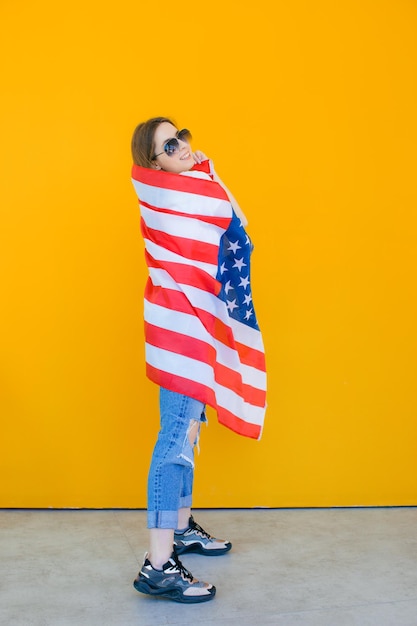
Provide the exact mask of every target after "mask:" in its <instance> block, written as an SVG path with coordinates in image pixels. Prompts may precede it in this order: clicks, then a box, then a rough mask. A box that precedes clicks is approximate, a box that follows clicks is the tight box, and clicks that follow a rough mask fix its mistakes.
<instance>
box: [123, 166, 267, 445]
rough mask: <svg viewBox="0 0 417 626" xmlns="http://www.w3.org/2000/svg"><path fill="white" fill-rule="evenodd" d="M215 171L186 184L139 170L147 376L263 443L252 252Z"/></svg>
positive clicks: (195, 173) (135, 177)
mask: <svg viewBox="0 0 417 626" xmlns="http://www.w3.org/2000/svg"><path fill="white" fill-rule="evenodd" d="M202 170H203V171H202ZM209 172H210V164H209V162H208V161H206V162H204V163H203V164H202V165H201V166H197V167H195V168H193V170H191V171H189V172H184V173H183V174H181V175H178V174H172V173H169V172H163V171H161V170H152V169H147V168H142V167H140V166H137V165H134V166H133V169H132V182H133V185H134V187H135V190H136V193H137V195H138V198H139V203H140V210H141V230H142V234H143V238H144V242H145V258H146V262H147V265H148V269H149V279H148V281H147V285H146V288H145V306H144V317H145V352H146V371H147V375H148V377H149V378H150V379H151V380H152V381H154V382H155V383H157V384H158V385H160V386H162V387H165V388H167V389H170V390H172V391H176V392H178V393H181V394H185V395H188V396H191V397H193V398H196V399H197V400H200V401H201V402H203V403H204V404H207V405H209V406H211V407H213V408H214V409H215V410H216V411H217V415H218V419H219V422H220V423H221V424H223V425H224V426H227V427H228V428H230V429H232V430H233V431H235V432H237V433H239V434H241V435H245V436H247V437H251V438H254V439H259V438H260V437H261V434H262V426H263V420H264V414H265V408H266V373H265V356H264V348H263V342H262V336H261V333H260V330H259V326H258V322H257V319H256V315H255V311H254V307H253V301H252V292H251V284H250V255H251V252H252V248H253V246H252V243H251V240H250V239H249V237H248V235H247V233H246V231H245V230H244V228H243V226H242V224H241V221H240V219H239V218H238V217H237V216H236V214H235V213H234V211H233V208H232V206H231V204H230V201H229V199H228V197H227V195H226V193H225V191H224V190H223V188H222V187H221V186H220V185H219V184H218V183H216V182H214V181H213V180H212V178H211V176H210V173H209Z"/></svg>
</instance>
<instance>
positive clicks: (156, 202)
mask: <svg viewBox="0 0 417 626" xmlns="http://www.w3.org/2000/svg"><path fill="white" fill-rule="evenodd" d="M132 182H133V186H134V188H135V191H136V193H137V196H138V198H139V202H140V201H141V200H142V201H143V202H146V203H147V204H151V205H152V206H154V207H157V208H159V209H167V210H169V211H174V212H175V211H177V212H178V213H188V214H190V215H202V216H210V217H228V218H231V217H232V213H233V209H232V205H231V204H230V202H229V200H226V199H225V200H221V199H220V198H212V197H210V196H204V195H200V194H196V193H190V192H188V191H176V190H173V189H164V188H162V187H154V186H152V185H147V184H146V183H141V182H139V181H137V180H135V179H134V178H132ZM212 182H213V181H212ZM213 184H214V185H217V184H218V183H214V182H213Z"/></svg>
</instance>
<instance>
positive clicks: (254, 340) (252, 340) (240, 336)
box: [230, 317, 264, 352]
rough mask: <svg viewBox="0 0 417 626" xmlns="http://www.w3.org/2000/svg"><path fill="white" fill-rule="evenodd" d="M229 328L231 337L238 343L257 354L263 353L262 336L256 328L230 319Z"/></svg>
mask: <svg viewBox="0 0 417 626" xmlns="http://www.w3.org/2000/svg"><path fill="white" fill-rule="evenodd" d="M230 327H231V329H232V331H233V336H234V338H235V340H236V341H237V342H238V343H243V344H244V345H245V346H249V347H250V348H253V349H254V350H259V352H264V344H263V341H262V335H261V333H260V331H259V330H256V328H251V327H250V326H247V325H246V324H243V323H242V322H239V321H238V320H235V319H233V317H231V318H230Z"/></svg>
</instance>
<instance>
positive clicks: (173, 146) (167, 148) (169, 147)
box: [152, 128, 191, 159]
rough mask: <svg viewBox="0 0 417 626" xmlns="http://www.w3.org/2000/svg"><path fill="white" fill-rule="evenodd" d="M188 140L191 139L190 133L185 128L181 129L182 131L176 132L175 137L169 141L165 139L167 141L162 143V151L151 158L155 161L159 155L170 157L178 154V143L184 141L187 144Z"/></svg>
mask: <svg viewBox="0 0 417 626" xmlns="http://www.w3.org/2000/svg"><path fill="white" fill-rule="evenodd" d="M190 139H191V133H190V131H189V130H187V129H186V128H183V129H182V130H179V131H178V132H177V134H176V136H175V137H172V138H171V139H167V141H166V142H165V143H164V146H163V147H164V149H163V151H162V152H159V153H158V154H154V156H153V157H152V158H153V159H156V157H159V156H160V155H161V154H167V155H168V156H169V157H172V156H173V155H174V154H176V153H177V152H179V149H180V144H179V142H180V141H186V142H187V143H188V142H189V141H190Z"/></svg>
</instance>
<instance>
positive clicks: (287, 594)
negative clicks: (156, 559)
mask: <svg viewBox="0 0 417 626" xmlns="http://www.w3.org/2000/svg"><path fill="white" fill-rule="evenodd" d="M145 515H146V514H145V512H144V511H118V510H106V511H84V510H83V511H77V510H75V511H74V510H66V511H55V510H53V511H42V510H29V511H26V510H0V624H2V625H4V626H66V625H67V624H74V625H76V626H84V625H85V626H131V625H132V626H133V625H134V626H147V625H149V626H150V625H152V626H162V625H164V624H181V625H182V626H188V625H190V626H191V624H193V625H195V624H198V625H199V626H223V625H224V626H232V625H238V626H249V625H250V626H253V625H254V624H255V625H257V626H264V625H268V624H274V625H278V626H279V625H284V626H296V625H297V626H299V625H302V626H351V625H355V626H356V625H358V626H416V625H417V508H379V509H298V510H297V509H291V510H286V509H284V510H265V509H263V510H236V509H233V510H201V511H198V510H195V511H194V516H195V519H196V521H198V522H199V523H200V524H201V525H202V526H203V527H205V528H206V529H207V530H208V531H209V532H211V533H212V534H213V535H217V536H220V537H226V538H228V539H230V540H231V541H232V542H233V550H232V551H231V552H230V553H229V554H227V555H224V556H221V557H217V558H207V557H203V556H198V555H188V556H187V555H184V556H183V557H182V560H183V561H184V564H185V565H186V567H188V569H190V570H191V572H192V573H193V574H194V575H195V576H196V577H197V578H201V579H203V580H206V581H209V582H213V583H214V584H215V585H216V587H217V595H216V598H215V599H214V600H213V601H212V602H208V603H204V604H196V605H186V606H184V605H182V604H177V603H174V602H170V601H167V600H163V599H156V598H151V597H148V596H144V595H142V594H139V593H137V592H136V591H135V590H134V589H133V586H132V581H133V579H134V577H135V576H136V574H137V572H138V570H139V568H140V565H141V563H142V559H143V554H144V552H145V550H146V548H147V531H146V528H145V523H146V522H145Z"/></svg>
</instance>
